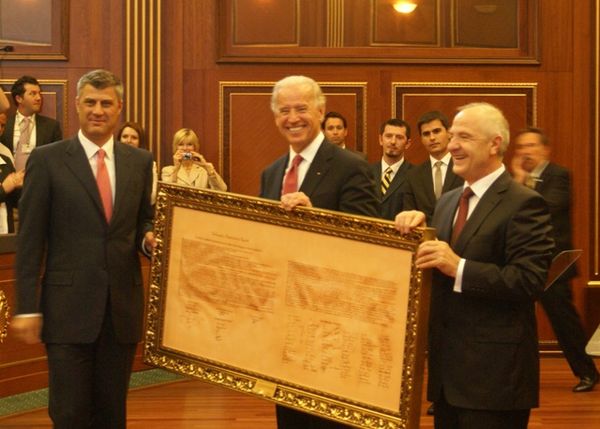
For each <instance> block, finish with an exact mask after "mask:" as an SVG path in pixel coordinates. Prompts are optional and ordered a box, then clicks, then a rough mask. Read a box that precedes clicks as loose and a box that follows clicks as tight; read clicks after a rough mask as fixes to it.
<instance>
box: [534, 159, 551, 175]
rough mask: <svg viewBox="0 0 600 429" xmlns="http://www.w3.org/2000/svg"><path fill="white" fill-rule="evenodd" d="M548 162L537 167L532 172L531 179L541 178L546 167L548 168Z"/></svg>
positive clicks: (543, 162)
mask: <svg viewBox="0 0 600 429" xmlns="http://www.w3.org/2000/svg"><path fill="white" fill-rule="evenodd" d="M548 164H549V163H548V161H542V162H540V163H539V164H538V165H537V167H535V168H534V169H533V171H532V172H531V177H536V178H539V177H540V176H541V175H542V173H543V172H544V170H545V169H546V167H547V166H548Z"/></svg>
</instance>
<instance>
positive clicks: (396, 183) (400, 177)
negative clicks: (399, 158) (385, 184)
mask: <svg viewBox="0 0 600 429" xmlns="http://www.w3.org/2000/svg"><path fill="white" fill-rule="evenodd" d="M406 170H408V163H407V162H406V160H404V162H403V163H402V165H401V166H400V168H398V171H396V174H394V178H393V179H392V183H390V187H389V188H388V190H387V192H386V193H385V195H384V196H383V198H382V200H381V201H385V200H386V199H388V198H389V197H390V195H393V194H394V192H395V191H396V190H397V189H398V188H399V187H400V186H401V185H402V183H404V178H405V177H406ZM380 188H381V186H380ZM380 192H381V190H380Z"/></svg>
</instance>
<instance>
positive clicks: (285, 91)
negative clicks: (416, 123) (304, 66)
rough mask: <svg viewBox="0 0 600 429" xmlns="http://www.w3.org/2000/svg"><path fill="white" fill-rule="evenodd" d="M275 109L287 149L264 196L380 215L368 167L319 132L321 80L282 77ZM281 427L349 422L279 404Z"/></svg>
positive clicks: (290, 204) (287, 204)
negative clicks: (320, 416) (336, 421)
mask: <svg viewBox="0 0 600 429" xmlns="http://www.w3.org/2000/svg"><path fill="white" fill-rule="evenodd" d="M271 110H273V113H274V114H275V125H276V126H277V128H278V129H279V132H280V133H281V135H282V136H283V137H284V138H285V139H286V140H287V142H288V144H289V150H288V153H287V154H286V155H284V156H282V157H281V158H279V159H278V160H277V161H275V162H274V163H273V164H271V165H270V166H269V167H267V168H266V169H265V171H264V172H263V173H262V178H261V189H260V196H261V197H263V198H269V199H272V200H279V199H281V204H282V206H283V207H284V208H286V209H287V210H292V209H293V208H294V207H296V206H298V205H302V206H308V207H311V206H314V207H319V208H324V209H329V210H337V211H341V212H347V213H356V214H361V215H365V216H377V197H376V196H375V189H374V183H373V177H372V175H371V173H370V172H369V165H368V164H367V162H366V161H364V160H362V159H360V158H359V157H357V156H355V155H353V154H352V153H350V152H349V151H347V150H344V149H342V148H340V147H338V146H336V145H333V144H331V143H329V142H328V141H327V140H326V139H325V138H324V136H323V133H322V132H321V122H322V120H323V115H324V112H325V96H324V95H323V92H322V91H321V88H320V87H319V84H317V82H315V81H314V80H312V79H311V78H308V77H305V76H288V77H286V78H284V79H282V80H280V81H279V82H277V83H276V84H275V87H274V88H273V93H272V97H271ZM277 427H278V428H279V429H325V428H331V429H333V428H346V427H347V426H346V425H342V424H338V423H335V422H333V421H329V420H325V419H322V418H319V417H315V416H312V415H310V414H304V413H301V412H299V411H295V410H292V409H289V408H285V407H281V406H277Z"/></svg>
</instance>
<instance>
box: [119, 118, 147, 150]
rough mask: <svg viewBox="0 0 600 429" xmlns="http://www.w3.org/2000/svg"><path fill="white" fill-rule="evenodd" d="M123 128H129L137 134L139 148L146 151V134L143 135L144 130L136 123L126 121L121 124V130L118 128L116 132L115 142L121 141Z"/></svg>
mask: <svg viewBox="0 0 600 429" xmlns="http://www.w3.org/2000/svg"><path fill="white" fill-rule="evenodd" d="M125 128H131V129H133V130H135V132H136V133H138V138H139V147H140V148H142V149H146V150H148V144H147V143H146V134H145V133H144V129H143V128H142V126H141V125H140V124H138V123H137V122H131V121H127V122H125V123H123V125H121V128H119V131H118V132H117V141H121V136H122V135H123V131H124V130H125Z"/></svg>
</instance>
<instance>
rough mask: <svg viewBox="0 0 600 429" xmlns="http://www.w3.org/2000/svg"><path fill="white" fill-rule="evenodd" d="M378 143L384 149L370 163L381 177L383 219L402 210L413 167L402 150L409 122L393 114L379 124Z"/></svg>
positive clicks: (408, 142)
mask: <svg viewBox="0 0 600 429" xmlns="http://www.w3.org/2000/svg"><path fill="white" fill-rule="evenodd" d="M379 145H380V146H381V149H382V152H383V155H382V156H381V161H379V162H377V163H375V164H371V171H372V172H373V176H375V178H376V179H379V180H380V186H377V187H376V190H377V196H378V197H379V212H380V215H381V217H382V218H383V219H388V220H394V218H395V217H396V215H397V214H398V213H400V212H401V211H402V201H403V195H404V188H405V180H406V175H407V173H408V171H410V169H411V168H412V164H409V163H408V162H406V160H405V159H404V152H405V151H406V149H408V148H409V147H410V145H411V140H410V125H408V122H406V121H404V120H402V119H397V118H392V119H388V120H387V121H385V122H384V123H383V124H381V126H380V127H379Z"/></svg>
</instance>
